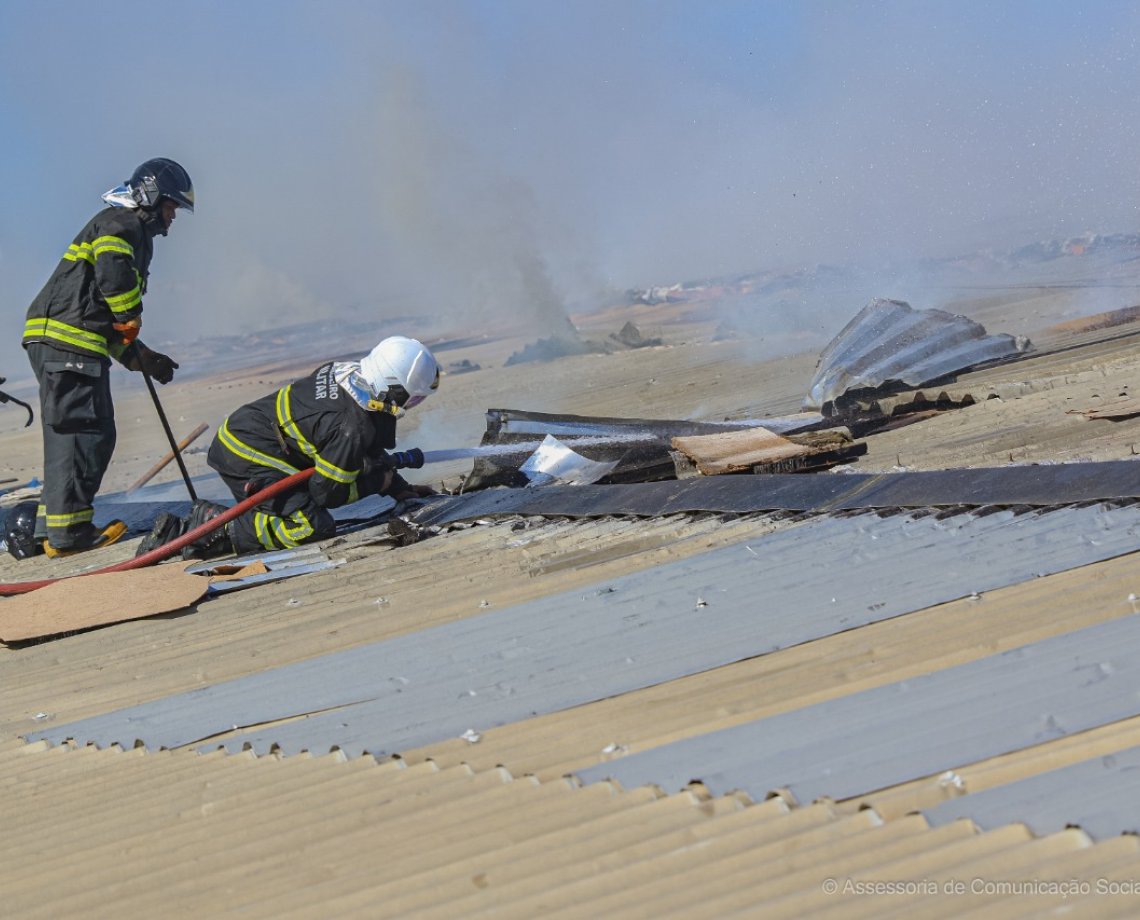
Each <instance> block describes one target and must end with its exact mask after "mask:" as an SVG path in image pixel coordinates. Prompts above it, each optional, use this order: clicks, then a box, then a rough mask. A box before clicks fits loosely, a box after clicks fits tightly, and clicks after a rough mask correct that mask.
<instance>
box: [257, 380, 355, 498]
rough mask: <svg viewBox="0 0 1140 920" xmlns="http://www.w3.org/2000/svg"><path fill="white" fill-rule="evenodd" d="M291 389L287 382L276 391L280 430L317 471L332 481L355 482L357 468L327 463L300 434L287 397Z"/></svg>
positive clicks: (291, 386) (290, 401)
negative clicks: (286, 384)
mask: <svg viewBox="0 0 1140 920" xmlns="http://www.w3.org/2000/svg"><path fill="white" fill-rule="evenodd" d="M292 389H293V384H289V385H288V386H285V387H282V388H281V389H280V390H278V391H277V424H278V425H280V426H281V430H282V431H283V432H284V433H285V434H287V435H288V436H289V437H291V438H292V439H293V440H294V441H296V442H297V446H298V447H299V448H300V449H301V453H303V454H304V455H305V456H306V457H311V458H312V459H313V461H314V464H315V465H316V468H317V472H318V473H320V474H321V475H322V476H324V477H325V478H326V479H331V480H333V482H340V483H344V484H345V485H349V484H351V483H354V482H356V477H357V476H359V475H360V471H359V470H342V469H341V468H340V467H339V466H336V465H335V464H333V463H329V461H328V460H326V459H325V458H324V457H322V456H321V455H320V454H318V453H317V449H316V448H315V447H314V446H313V445H312V443H311V442H310V441H308V440H307V439H306V438H305V436H304V435H303V434H301V429H300V428H298V427H297V423H296V422H295V421H294V420H293V402H292V400H291V399H290V398H289V391H290V390H292Z"/></svg>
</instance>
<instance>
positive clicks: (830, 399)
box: [804, 298, 1029, 409]
mask: <svg viewBox="0 0 1140 920" xmlns="http://www.w3.org/2000/svg"><path fill="white" fill-rule="evenodd" d="M1028 347H1029V342H1028V341H1027V340H1025V339H1023V338H1015V337H1014V336H1012V335H1004V334H1003V335H988V334H987V333H986V330H985V328H984V327H982V326H981V325H979V324H978V323H976V322H974V321H973V320H971V319H967V318H966V317H965V316H958V315H955V314H953V313H947V312H945V311H943V310H914V309H912V308H911V306H910V305H909V304H907V303H904V302H903V301H901V300H884V299H881V298H876V299H875V300H872V301H871V302H870V303H869V304H867V306H865V307H864V308H863V309H862V310H860V311H859V313H858V314H856V316H855V317H854V319H852V320H851V322H849V323H848V324H847V325H846V326H844V327H843V329H842V330H841V331H840V333H839V335H837V336H836V337H835V338H834V339H832V340H831V342H830V343H829V344H828V345H827V347H826V348H824V350H823V351H822V352H821V353H820V356H819V365H818V367H817V368H816V372H815V376H814V377H813V378H812V381H811V385H810V387H809V389H808V395H807V397H806V398H805V400H804V407H805V408H809V409H824V408H825V407H826V406H828V404H832V403H834V402H835V401H836V400H837V399H839V397H841V396H842V395H843V394H844V393H846V392H848V391H849V390H865V389H875V388H877V387H880V386H883V385H885V384H888V383H894V384H899V385H905V386H908V387H920V386H925V385H926V384H929V383H931V382H933V381H936V380H940V379H942V378H944V377H947V376H950V375H952V374H955V373H958V372H961V371H964V370H966V369H967V368H971V367H975V366H976V365H979V364H984V363H987V362H990V361H995V360H999V359H1002V358H1011V357H1014V356H1016V355H1019V354H1021V353H1022V352H1024V351H1025V350H1026V349H1027V348H1028Z"/></svg>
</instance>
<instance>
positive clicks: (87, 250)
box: [63, 243, 95, 265]
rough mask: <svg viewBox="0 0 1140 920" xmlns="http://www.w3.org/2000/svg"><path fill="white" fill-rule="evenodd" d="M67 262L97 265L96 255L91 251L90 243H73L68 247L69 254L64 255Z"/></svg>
mask: <svg viewBox="0 0 1140 920" xmlns="http://www.w3.org/2000/svg"><path fill="white" fill-rule="evenodd" d="M63 258H64V261H65V262H90V263H91V264H92V265H94V264H95V253H94V252H93V251H92V249H91V244H90V243H80V244H79V245H76V244H75V243H72V244H71V245H70V246H68V247H67V252H65V253H64V254H63Z"/></svg>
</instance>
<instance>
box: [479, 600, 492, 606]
mask: <svg viewBox="0 0 1140 920" xmlns="http://www.w3.org/2000/svg"><path fill="white" fill-rule="evenodd" d="M479 606H480V607H490V606H491V602H490V601H479Z"/></svg>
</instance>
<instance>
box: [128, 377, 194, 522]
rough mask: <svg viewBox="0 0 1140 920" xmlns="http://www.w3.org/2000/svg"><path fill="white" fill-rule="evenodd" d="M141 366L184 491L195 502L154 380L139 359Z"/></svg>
mask: <svg viewBox="0 0 1140 920" xmlns="http://www.w3.org/2000/svg"><path fill="white" fill-rule="evenodd" d="M139 363H140V365H141V366H142V375H143V380H145V381H146V388H147V389H148V390H150V398H151V399H152V400H153V401H154V408H155V410H156V411H157V412H158V417H159V419H160V420H161V421H162V430H163V431H165V432H166V440H167V441H169V442H170V452H171V453H172V454H174V459H175V460H177V461H178V469H180V470H181V471H182V478H183V480H185V482H186V491H187V492H189V493H190V501H192V502H196V501H197V500H198V496H197V494H195V492H194V486H193V485H192V484H191V482H190V474H189V473H187V472H186V463H185V461H183V459H182V452H181V451H180V450H179V449H178V443H177V442H176V441H175V440H174V433H173V432H172V431H171V430H170V423H169V422H168V421H167V420H166V413H165V412H163V411H162V403H160V402H159V401H158V393H157V392H156V391H155V389H154V381H153V380H151V379H150V372H149V371H148V370H147V369H146V365H145V364H144V363H143V362H142V361H141V360H140V362H139Z"/></svg>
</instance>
